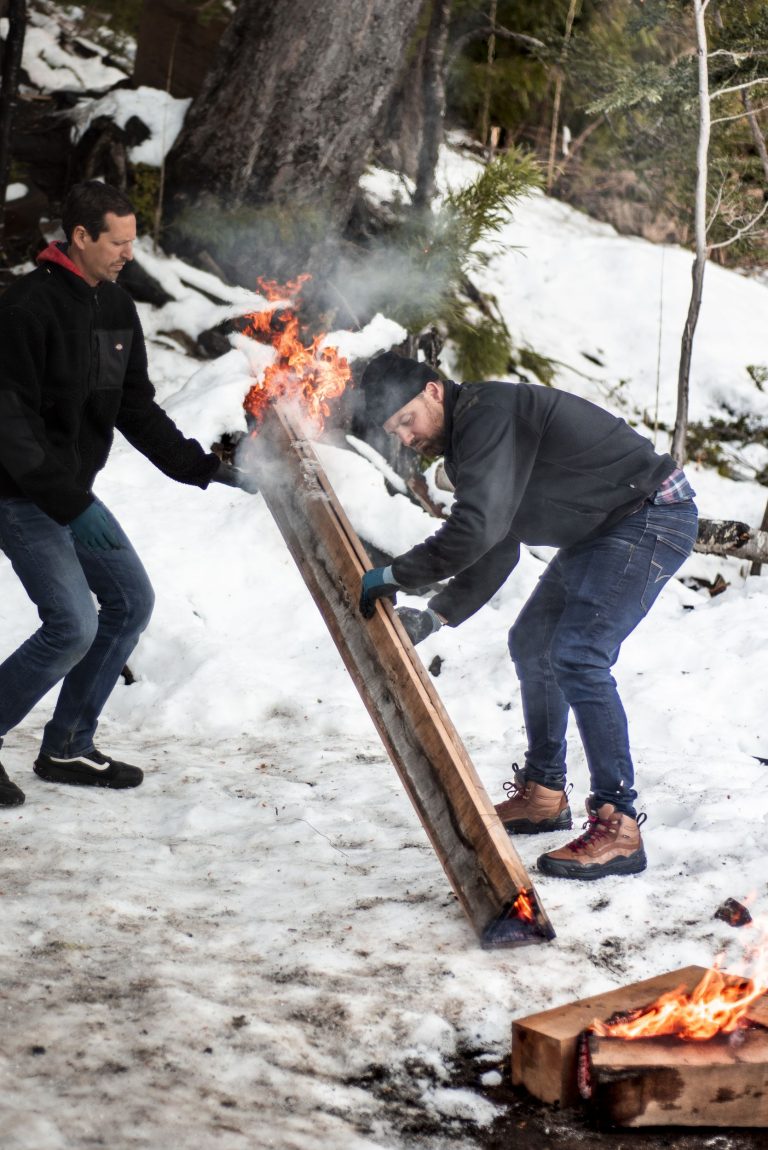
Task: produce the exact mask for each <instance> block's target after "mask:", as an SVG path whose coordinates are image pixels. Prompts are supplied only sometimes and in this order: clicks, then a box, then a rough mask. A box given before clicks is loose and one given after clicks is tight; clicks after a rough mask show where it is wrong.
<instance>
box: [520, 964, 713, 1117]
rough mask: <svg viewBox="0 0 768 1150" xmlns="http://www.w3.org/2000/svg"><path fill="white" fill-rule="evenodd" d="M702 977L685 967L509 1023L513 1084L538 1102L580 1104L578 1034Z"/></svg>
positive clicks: (699, 969) (697, 969) (688, 986)
mask: <svg viewBox="0 0 768 1150" xmlns="http://www.w3.org/2000/svg"><path fill="white" fill-rule="evenodd" d="M705 973H706V969H705V967H703V966H686V967H683V968H682V969H681V970H674V971H670V972H668V973H666V974H661V975H657V976H656V977H654V978H647V979H644V980H643V981H642V982H636V983H633V985H632V986H622V987H620V988H619V989H618V990H610V991H607V992H606V993H605V994H597V995H593V996H592V997H590V998H582V999H579V1000H578V1001H577V1002H568V1003H565V1004H564V1005H563V1006H556V1007H554V1008H553V1009H552V1010H544V1011H541V1012H540V1013H539V1014H531V1015H528V1016H527V1017H526V1018H519V1019H517V1020H516V1021H515V1022H514V1023H513V1024H512V1082H513V1083H514V1084H515V1085H516V1086H524V1087H525V1089H526V1090H527V1091H528V1092H529V1093H530V1094H532V1095H533V1096H534V1098H538V1099H539V1100H540V1101H541V1102H549V1103H550V1104H552V1105H559V1106H576V1105H578V1104H579V1103H580V1095H579V1088H578V1083H577V1074H576V1071H577V1055H578V1045H579V1037H580V1035H581V1033H582V1031H584V1030H586V1029H587V1027H589V1026H590V1024H591V1023H592V1022H594V1020H595V1019H601V1020H605V1019H607V1018H610V1017H611V1015H612V1014H615V1013H616V1012H617V1011H624V1010H636V1009H638V1007H642V1006H647V1005H649V1004H650V1003H651V1002H653V1001H654V1000H655V999H657V998H658V997H659V995H661V994H665V993H667V991H671V990H675V989H676V988H677V987H679V986H682V987H684V988H685V989H686V990H688V991H690V990H693V988H694V987H695V986H696V985H697V984H698V983H699V982H700V981H701V979H702V978H703V976H704V974H705Z"/></svg>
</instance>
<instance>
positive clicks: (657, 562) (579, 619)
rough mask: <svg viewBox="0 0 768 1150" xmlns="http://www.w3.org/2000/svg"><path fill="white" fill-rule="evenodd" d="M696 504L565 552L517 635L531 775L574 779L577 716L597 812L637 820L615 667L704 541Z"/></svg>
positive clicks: (624, 523)
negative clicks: (571, 724) (571, 749)
mask: <svg viewBox="0 0 768 1150" xmlns="http://www.w3.org/2000/svg"><path fill="white" fill-rule="evenodd" d="M696 525H697V513H696V506H695V504H694V503H693V502H686V503H673V504H669V505H665V506H654V505H653V504H650V503H644V504H643V506H642V507H641V508H640V510H639V511H636V512H635V513H634V514H633V515H629V516H627V518H626V519H623V520H621V522H619V523H617V524H616V526H615V527H613V528H612V529H611V530H609V531H607V532H606V533H605V534H603V535H600V536H599V537H598V538H596V539H591V540H589V541H588V542H585V543H579V544H577V545H576V546H574V547H567V548H563V549H562V550H561V551H558V553H557V555H556V556H555V558H554V559H553V560H552V562H551V563H550V564H549V566H548V567H547V569H546V571H545V572H544V574H543V575H542V577H541V579H540V580H539V583H538V586H537V588H536V590H535V591H534V593H533V595H532V596H531V598H530V599H529V600H528V602H527V603H526V605H525V607H523V610H522V611H521V613H520V615H519V617H518V619H517V622H516V623H515V625H514V626H513V628H512V630H511V631H510V633H509V650H510V654H511V656H512V660H513V662H514V664H515V669H516V671H517V675H518V678H519V679H520V690H521V695H522V703H523V714H524V718H525V726H526V732H527V736H528V750H527V752H526V756H525V758H526V772H527V776H528V778H531V779H534V780H535V781H536V782H539V783H542V784H543V785H544V786H548V787H562V786H563V784H564V779H565V770H566V766H565V756H566V740H565V732H566V727H567V724H568V713H569V710H572V711H573V713H574V716H575V718H576V723H577V725H578V728H579V734H580V735H581V741H582V743H583V745H584V752H585V754H586V758H587V763H588V766H589V773H590V781H591V788H592V794H593V795H594V799H595V802H596V803H597V805H598V806H600V805H602V804H603V803H613V804H614V806H615V807H616V808H617V810H620V811H623V812H625V813H626V814H631V815H634V814H635V808H634V800H635V799H636V798H637V791H636V790H635V789H634V778H635V775H634V768H633V765H632V757H631V755H630V751H629V736H628V732H627V719H626V715H625V713H624V708H623V706H622V704H621V699H620V698H619V694H618V691H617V689H616V681H615V679H614V678H613V675H612V674H611V671H610V668H611V667H612V666H613V665H614V663H615V662H616V659H617V658H618V654H619V648H620V647H621V644H622V643H623V641H624V640H625V639H626V637H627V635H629V634H630V633H631V632H632V631H633V630H634V629H635V627H636V626H637V625H638V623H639V622H640V621H641V619H643V618H644V616H645V615H646V614H647V613H648V611H649V610H650V608H651V606H652V605H653V603H654V601H655V599H656V597H657V596H658V594H659V592H660V591H661V589H662V587H663V586H664V584H665V583H666V581H667V580H668V579H669V578H670V576H672V575H674V573H675V572H676V571H677V569H678V568H679V567H680V565H681V564H682V563H683V560H684V559H686V558H687V556H688V555H690V553H691V551H692V550H693V544H694V543H695V541H696Z"/></svg>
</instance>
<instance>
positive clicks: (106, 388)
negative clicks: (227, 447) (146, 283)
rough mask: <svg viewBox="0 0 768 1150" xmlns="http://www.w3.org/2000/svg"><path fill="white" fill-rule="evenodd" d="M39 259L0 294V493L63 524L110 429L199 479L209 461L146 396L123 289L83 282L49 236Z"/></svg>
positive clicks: (100, 458)
mask: <svg viewBox="0 0 768 1150" xmlns="http://www.w3.org/2000/svg"><path fill="white" fill-rule="evenodd" d="M39 258H40V260H41V262H40V264H39V266H38V267H37V268H36V269H35V270H34V271H33V272H30V273H29V275H27V276H24V278H23V279H21V280H18V281H17V282H16V283H14V284H12V285H11V287H9V288H8V290H7V291H6V292H5V294H4V295H3V296H2V298H1V299H0V499H1V498H3V497H9V496H10V497H17V498H18V497H22V498H26V499H30V500H32V502H33V503H36V504H37V506H38V507H40V508H41V510H43V511H44V512H45V513H46V514H47V515H49V516H50V517H51V518H52V519H55V520H56V522H57V523H61V524H66V523H70V522H71V521H72V520H73V519H75V518H76V517H77V516H78V515H79V514H80V513H81V512H82V511H84V510H85V509H86V507H88V505H89V504H90V503H92V502H93V495H92V493H91V487H92V485H93V481H94V478H95V476H96V474H97V472H98V471H100V470H101V468H102V467H103V466H104V464H105V463H106V461H107V456H108V454H109V450H110V447H111V445H112V438H113V432H114V429H115V428H117V429H118V430H119V431H121V432H122V434H123V435H124V436H125V438H126V439H127V440H128V441H129V442H130V443H131V444H133V446H134V447H136V448H137V449H138V450H139V451H140V452H141V453H142V455H145V456H146V457H147V459H149V460H151V461H152V463H154V464H155V465H156V466H157V467H158V468H159V469H160V470H161V471H163V472H164V473H165V474H166V475H168V476H170V477H171V478H172V479H177V480H179V481H180V482H181V483H190V484H194V485H196V486H198V487H205V486H206V485H207V483H208V481H209V480H210V478H211V476H212V475H213V473H214V471H215V470H216V468H217V467H218V459H217V457H216V456H215V455H213V454H209V453H207V452H205V451H204V450H203V448H202V447H201V446H200V444H199V443H198V442H197V441H196V440H194V439H186V438H185V437H184V436H183V435H182V433H181V432H180V431H179V429H178V428H177V427H176V425H175V423H174V422H173V421H172V420H171V419H170V418H169V416H167V415H166V414H165V412H164V411H163V409H162V408H161V407H160V406H159V405H158V403H157V402H156V400H155V390H154V388H153V386H152V384H151V383H150V380H149V377H148V375H147V353H146V347H145V344H144V335H143V332H142V330H141V324H140V322H139V317H138V315H137V313H136V308H135V306H134V304H133V300H132V299H131V297H130V296H129V295H128V294H127V292H126V291H124V289H123V288H121V287H119V286H118V285H117V284H115V283H111V282H108V281H105V282H103V283H100V284H99V285H98V286H97V287H95V288H94V287H90V286H89V284H88V283H87V282H86V280H84V279H83V278H82V277H81V276H79V275H78V274H77V273H76V270H75V269H74V267H73V265H71V264H70V263H69V260H68V259H67V257H66V255H65V254H64V253H63V251H62V250H61V249H60V248H59V247H58V246H57V245H51V246H50V247H49V248H47V249H46V251H45V252H44V253H43V254H42V256H41V257H39ZM70 269H71V270H70Z"/></svg>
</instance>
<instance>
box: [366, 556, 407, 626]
mask: <svg viewBox="0 0 768 1150" xmlns="http://www.w3.org/2000/svg"><path fill="white" fill-rule="evenodd" d="M399 586H400V584H399V583H397V582H396V581H395V577H394V575H393V574H392V568H391V567H372V568H371V570H370V571H366V572H365V574H364V575H363V584H362V589H361V591H360V614H361V615H362V616H363V618H364V619H372V618H373V616H374V613H375V611H376V600H377V599H384V598H387V599H391V600H392V602H393V603H394V602H396V595H395V592H396V591H397V589H398V587H399Z"/></svg>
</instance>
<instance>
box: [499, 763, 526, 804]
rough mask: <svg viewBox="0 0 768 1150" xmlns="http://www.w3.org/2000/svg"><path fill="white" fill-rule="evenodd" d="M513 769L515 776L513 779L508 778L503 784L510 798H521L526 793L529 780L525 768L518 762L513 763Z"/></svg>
mask: <svg viewBox="0 0 768 1150" xmlns="http://www.w3.org/2000/svg"><path fill="white" fill-rule="evenodd" d="M512 770H513V772H514V776H515V777H514V778H513V779H507V781H506V782H505V783H502V784H501V785H502V787H503V788H504V793H505V794H506V796H507V798H508V799H521V798H523V796H524V794H525V784H526V782H527V780H526V777H525V770H524V769H523V768H522V767H518V765H517V763H513V764H512Z"/></svg>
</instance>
